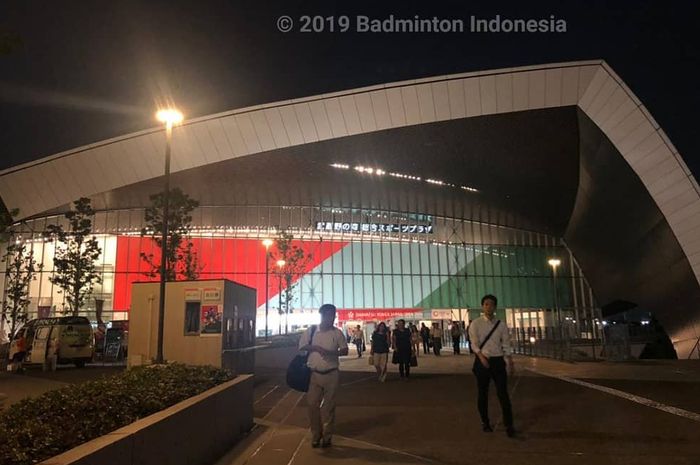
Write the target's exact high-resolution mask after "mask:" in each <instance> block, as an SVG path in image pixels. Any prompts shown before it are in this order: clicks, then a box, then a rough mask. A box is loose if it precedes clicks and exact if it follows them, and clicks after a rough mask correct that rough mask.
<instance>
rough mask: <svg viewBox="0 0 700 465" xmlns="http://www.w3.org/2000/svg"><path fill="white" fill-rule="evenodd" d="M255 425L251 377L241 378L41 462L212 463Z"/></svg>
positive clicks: (56, 464) (44, 464)
mask: <svg viewBox="0 0 700 465" xmlns="http://www.w3.org/2000/svg"><path fill="white" fill-rule="evenodd" d="M252 427H253V376H252V375H239V376H237V377H236V378H235V379H233V380H231V381H229V382H226V383H223V384H220V385H219V386H216V387H213V388H211V389H209V390H208V391H206V392H203V393H201V394H199V395H196V396H194V397H191V398H189V399H187V400H184V401H182V402H180V403H178V404H175V405H173V406H172V407H168V408H167V409H165V410H161V411H160V412H158V413H155V414H153V415H150V416H148V417H146V418H142V419H141V420H138V421H135V422H134V423H131V424H130V425H127V426H125V427H123V428H120V429H118V430H116V431H113V432H112V433H109V434H106V435H104V436H100V437H99V438H95V439H93V440H92V441H89V442H86V443H85V444H82V445H80V446H78V447H75V448H73V449H71V450H69V451H66V452H64V453H63V454H60V455H57V456H55V457H52V458H50V459H48V460H45V461H43V462H41V464H42V465H94V464H96V463H99V464H100V465H117V464H119V465H132V464H133V465H136V464H138V465H162V464H168V465H193V464H201V463H213V462H214V461H216V460H217V459H218V458H220V457H221V456H223V455H224V454H225V453H226V452H227V451H228V450H229V449H231V447H232V446H233V445H234V444H235V443H236V442H237V441H238V440H239V439H240V438H241V437H242V436H243V435H245V434H246V433H247V432H248V431H250V429H251V428H252Z"/></svg>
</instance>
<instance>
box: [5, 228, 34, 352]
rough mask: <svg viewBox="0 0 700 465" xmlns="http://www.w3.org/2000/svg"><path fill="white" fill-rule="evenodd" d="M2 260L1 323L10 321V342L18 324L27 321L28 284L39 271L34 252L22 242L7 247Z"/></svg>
mask: <svg viewBox="0 0 700 465" xmlns="http://www.w3.org/2000/svg"><path fill="white" fill-rule="evenodd" d="M7 251H8V253H7V255H6V256H5V258H3V262H5V263H6V264H7V265H6V272H5V301H4V302H3V303H2V318H3V321H5V320H9V321H10V334H9V338H10V340H11V339H12V338H13V337H14V336H15V333H16V332H17V329H18V326H19V324H20V323H24V322H26V321H27V318H28V313H27V308H28V307H29V303H30V300H29V284H30V283H31V282H32V281H33V280H35V279H36V273H37V271H39V270H40V269H41V265H37V263H36V260H34V250H33V249H32V248H31V247H30V248H29V250H27V245H26V244H25V243H24V242H18V243H16V244H12V245H9V246H8V247H7Z"/></svg>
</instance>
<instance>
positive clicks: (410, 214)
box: [0, 61, 700, 357]
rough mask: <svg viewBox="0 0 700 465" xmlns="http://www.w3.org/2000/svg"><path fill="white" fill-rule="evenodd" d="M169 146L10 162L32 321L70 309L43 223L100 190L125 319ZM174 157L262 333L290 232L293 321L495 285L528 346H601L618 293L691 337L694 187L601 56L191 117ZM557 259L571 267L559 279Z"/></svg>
mask: <svg viewBox="0 0 700 465" xmlns="http://www.w3.org/2000/svg"><path fill="white" fill-rule="evenodd" d="M163 150H164V138H163V134H162V130H150V131H144V132H141V133H137V134H132V135H128V136H124V137H121V138H117V139H113V140H110V141H105V142H102V143H98V144H94V145H91V146H88V147H84V148H81V149H77V150H73V151H69V152H66V153H62V154H58V155H55V156H53V157H48V158H46V159H43V160H39V161H37V162H32V163H28V164H26V165H22V166H19V167H15V168H12V169H9V170H5V171H3V172H0V196H2V199H3V201H4V203H5V204H6V205H7V206H8V207H10V208H14V207H18V208H19V209H20V212H21V215H22V219H24V220H25V221H24V223H21V224H20V223H18V224H17V225H16V226H15V228H14V230H15V233H16V236H15V237H16V239H17V240H25V241H32V244H33V247H34V250H35V252H36V254H37V256H41V257H43V265H44V268H43V270H42V272H41V275H40V277H39V278H38V279H37V281H36V282H35V283H33V284H32V289H31V298H32V303H31V311H32V312H33V313H37V314H41V313H46V312H51V311H54V307H55V308H56V309H60V307H61V304H62V301H63V296H62V295H61V294H60V293H58V292H57V289H55V287H53V286H52V285H51V283H50V282H49V279H48V278H49V276H50V274H51V273H52V270H53V264H52V256H53V244H52V243H50V242H44V241H43V239H42V238H41V232H42V231H44V229H45V228H46V226H47V225H48V224H51V223H52V222H55V221H57V220H59V219H60V217H61V213H62V212H64V211H65V210H66V209H67V208H68V206H69V204H70V202H71V201H73V200H75V199H77V198H79V197H81V196H87V197H90V198H91V200H92V205H93V207H94V208H95V209H96V210H97V211H98V213H97V215H96V217H95V220H94V231H95V233H96V234H97V235H98V238H99V240H100V244H101V247H102V249H103V253H102V257H101V259H100V269H101V273H102V275H103V284H102V285H101V286H98V288H96V290H95V295H94V297H95V299H99V300H103V301H104V310H105V314H106V315H107V316H108V317H111V318H114V319H124V318H127V317H128V312H129V305H130V284H131V283H133V282H135V281H146V280H148V279H149V278H147V277H146V276H145V274H144V273H145V271H146V270H147V266H146V264H145V263H144V262H143V260H142V259H141V258H140V254H141V253H142V252H145V253H151V251H152V250H153V244H152V242H151V240H150V239H148V238H145V237H141V235H140V230H141V228H142V227H143V226H144V225H143V221H144V220H143V216H144V215H143V213H144V208H145V207H146V206H147V205H148V203H149V200H148V198H149V195H151V194H153V193H156V192H158V191H159V190H160V188H161V185H162V182H161V179H160V178H159V176H161V175H162V169H163V168H162V153H163ZM172 170H173V180H172V183H173V184H172V185H173V186H177V187H180V188H182V189H183V190H184V191H185V192H187V193H188V194H189V195H191V196H192V197H193V198H195V199H197V200H198V201H199V202H200V205H201V206H200V207H199V208H198V209H197V210H195V212H194V221H193V224H194V226H195V228H194V230H193V236H192V240H193V243H194V246H195V249H196V251H197V254H198V257H199V259H200V264H201V266H202V270H201V278H203V279H207V278H222V277H223V278H228V279H232V280H234V281H236V282H239V283H242V284H245V285H248V286H251V287H253V288H255V289H256V290H257V291H258V321H257V330H258V334H260V333H261V332H262V331H263V329H264V308H265V304H266V299H265V296H266V295H267V296H268V299H267V304H268V307H269V309H270V320H269V326H270V330H271V331H272V332H273V333H276V332H277V331H278V330H279V327H280V326H282V325H283V322H282V321H280V317H279V315H278V313H277V308H278V307H279V306H280V305H279V291H280V284H279V282H278V279H277V276H276V274H275V270H274V260H271V262H270V269H271V275H270V283H269V288H268V289H267V290H266V289H265V284H264V283H265V269H266V268H265V249H264V247H263V246H262V244H261V241H262V239H265V238H273V239H274V237H275V235H276V233H277V231H278V230H279V229H287V230H289V231H291V232H292V233H293V234H294V237H295V240H296V241H297V244H298V245H300V246H301V247H302V248H303V249H304V250H305V251H306V252H307V253H308V254H310V255H311V257H312V259H311V261H310V263H309V266H308V269H306V270H304V273H303V275H302V276H300V277H299V278H298V280H297V281H296V282H295V286H296V289H295V291H294V294H293V295H294V297H293V300H292V305H291V306H292V308H293V309H294V311H293V312H292V314H291V315H290V316H289V319H288V321H287V323H288V325H289V327H290V328H291V329H294V328H296V327H300V326H304V325H306V324H308V323H309V322H311V321H315V318H316V315H315V311H316V309H317V308H318V306H319V305H320V304H322V303H325V302H332V303H334V304H335V305H336V306H337V307H338V308H339V309H341V312H340V316H341V320H343V321H346V320H347V321H350V320H353V318H355V319H368V320H369V319H374V316H376V315H379V314H381V315H383V316H386V315H390V316H392V317H396V316H398V315H406V316H407V317H409V318H411V319H413V320H415V321H418V320H430V319H434V318H432V317H433V316H435V315H440V317H441V318H440V319H443V320H448V319H453V320H454V319H461V320H463V321H467V320H468V319H469V318H473V317H475V316H476V315H477V314H478V309H479V300H480V298H481V296H482V295H484V294H486V293H493V294H496V295H497V296H498V297H499V308H500V309H499V311H500V315H501V317H502V318H506V319H507V321H508V323H509V325H510V326H511V327H512V330H513V336H514V339H516V340H517V342H518V344H519V348H520V350H522V351H525V352H527V351H528V350H530V349H531V345H530V346H528V344H532V342H530V341H533V340H534V341H543V340H547V339H552V338H556V337H561V335H562V334H563V335H565V337H567V338H569V339H571V340H581V341H583V340H590V341H594V342H595V341H597V340H599V339H600V323H601V322H600V306H601V305H603V304H606V303H609V302H612V301H615V300H626V301H630V302H634V303H636V304H638V305H639V306H642V307H644V308H648V309H649V310H650V311H654V312H655V314H656V315H657V316H658V317H659V319H660V320H661V321H662V323H663V324H664V325H665V328H666V329H667V331H668V332H669V335H670V336H671V338H672V340H673V342H674V344H675V346H676V349H677V350H678V352H679V356H681V357H683V356H687V355H691V354H692V353H693V351H695V350H697V348H696V346H697V344H698V341H700V287H699V286H698V280H697V276H699V275H700V241H698V240H697V238H698V234H699V232H700V224H698V222H697V221H696V219H695V218H698V217H700V214H699V212H700V195H698V187H697V183H696V182H695V179H694V178H693V177H692V175H691V174H690V173H689V171H688V170H687V167H685V164H684V163H683V161H682V159H681V157H680V156H679V155H678V154H677V152H676V151H675V149H674V148H673V146H672V145H671V144H670V141H668V138H667V137H666V136H665V134H664V133H663V131H662V130H661V128H659V127H658V125H657V124H656V123H655V122H654V121H653V119H651V117H650V116H649V114H648V112H647V111H646V110H645V109H644V108H643V107H642V106H641V104H640V103H639V101H638V100H637V99H636V97H634V95H633V94H632V93H631V92H630V91H629V89H627V88H626V87H625V86H624V84H622V83H621V81H620V80H619V78H618V77H617V76H616V75H615V74H614V72H613V71H612V70H610V68H609V67H607V65H605V64H604V63H602V62H597V61H596V62H581V63H565V64H559V65H548V66H542V67H527V68H519V69H514V70H513V69H508V70H496V71H492V72H482V73H474V74H463V75H455V76H442V77H437V78H430V79H425V80H421V81H419V82H414V81H410V82H403V83H395V84H387V85H382V86H375V87H371V88H366V89H356V90H352V91H346V92H339V93H336V94H328V95H322V96H316V97H309V98H307V99H298V100H294V101H287V102H279V103H275V104H269V105H263V106H260V107H254V108H248V109H242V110H235V111H232V112H228V113H223V114H219V115H211V116H208V117H204V118H200V119H196V120H192V121H187V122H185V124H184V125H182V126H178V127H177V128H175V131H174V135H173V164H172ZM19 219H20V218H18V220H19ZM659 249H662V250H665V251H666V252H665V253H664V254H659V253H654V252H653V251H654V250H659ZM271 252H272V256H273V258H274V257H275V253H276V252H275V250H274V247H273V248H272V249H271ZM550 258H558V259H560V260H561V264H560V266H559V267H558V269H557V279H556V281H555V280H554V279H553V276H552V268H551V267H550V266H549V265H548V260H549V259H550ZM680 296H683V298H681V297H680ZM674 299H675V300H674ZM555 301H556V302H558V305H556V304H555ZM557 306H558V308H559V309H560V312H556V311H554V308H555V307H557ZM93 307H94V299H93V301H91V302H90V304H89V305H88V308H87V309H86V311H87V312H88V313H90V312H92V311H93V310H92V308H93ZM669 308H677V309H678V310H677V311H678V314H679V315H682V318H679V317H678V316H677V314H676V313H675V310H674V311H671V310H669ZM171 311H175V310H171ZM382 311H383V312H384V313H381V312H382ZM436 311H437V312H439V313H434V312H436ZM448 311H449V312H450V313H446V312H448ZM372 312H375V313H372ZM376 312H379V313H376ZM373 315H374V316H373ZM448 316H450V317H451V318H447V317H448ZM381 319H384V318H383V317H382V318H381ZM387 319H388V318H387ZM558 335H559V336H558Z"/></svg>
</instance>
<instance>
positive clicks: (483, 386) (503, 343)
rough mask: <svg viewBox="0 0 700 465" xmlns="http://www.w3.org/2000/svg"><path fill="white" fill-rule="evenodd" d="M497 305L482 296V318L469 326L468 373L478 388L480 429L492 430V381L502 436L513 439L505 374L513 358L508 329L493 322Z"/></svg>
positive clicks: (512, 369) (511, 414)
mask: <svg viewBox="0 0 700 465" xmlns="http://www.w3.org/2000/svg"><path fill="white" fill-rule="evenodd" d="M497 305H498V299H496V297H495V296H493V295H491V294H488V295H485V296H484V297H483V298H482V299H481V308H482V310H483V311H484V315H483V316H481V317H479V318H477V319H476V320H474V321H472V323H471V324H470V325H469V340H470V342H471V346H472V350H473V351H474V353H475V354H476V357H475V359H474V368H473V370H472V371H473V372H474V375H475V376H476V383H477V387H478V389H479V397H478V407H479V415H480V416H481V426H482V429H483V430H484V432H488V433H490V432H492V431H493V429H492V428H491V423H490V422H489V383H490V381H491V379H493V381H494V384H495V385H496V393H497V394H498V400H499V401H500V403H501V410H502V411H503V424H504V425H505V427H506V433H507V434H508V437H514V436H515V429H514V427H513V410H512V408H511V404H510V398H509V397H508V372H510V374H511V375H512V374H513V371H514V366H513V356H512V352H511V348H510V336H509V335H508V327H507V326H506V324H505V322H503V321H500V320H495V319H494V316H495V314H496V306H497ZM489 334H490V336H489ZM506 360H507V364H508V370H507V371H506Z"/></svg>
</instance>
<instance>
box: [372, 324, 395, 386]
mask: <svg viewBox="0 0 700 465" xmlns="http://www.w3.org/2000/svg"><path fill="white" fill-rule="evenodd" d="M370 343H371V344H370V348H369V353H370V355H371V356H372V359H373V364H374V369H375V370H377V378H378V379H379V382H380V383H383V382H384V381H386V369H387V363H388V362H389V346H390V345H391V339H390V338H389V333H388V331H387V329H386V324H385V323H384V322H381V323H379V325H377V329H375V330H374V332H373V333H372V338H371V340H370Z"/></svg>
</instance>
